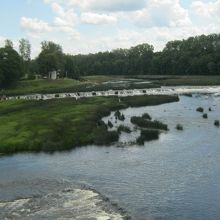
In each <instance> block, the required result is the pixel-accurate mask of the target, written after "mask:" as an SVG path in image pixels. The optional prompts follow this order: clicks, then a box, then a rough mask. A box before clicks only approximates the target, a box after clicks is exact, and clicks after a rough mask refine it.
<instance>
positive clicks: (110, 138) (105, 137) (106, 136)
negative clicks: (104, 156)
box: [94, 129, 119, 145]
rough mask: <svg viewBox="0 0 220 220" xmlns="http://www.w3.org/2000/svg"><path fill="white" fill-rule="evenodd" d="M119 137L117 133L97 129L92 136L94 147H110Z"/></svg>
mask: <svg viewBox="0 0 220 220" xmlns="http://www.w3.org/2000/svg"><path fill="white" fill-rule="evenodd" d="M118 139H119V135H118V132H117V131H107V130H104V129H98V130H97V131H96V134H95V136H94V144H96V145H110V144H112V143H115V142H117V141H118Z"/></svg>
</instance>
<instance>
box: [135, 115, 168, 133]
mask: <svg viewBox="0 0 220 220" xmlns="http://www.w3.org/2000/svg"><path fill="white" fill-rule="evenodd" d="M131 123H132V124H135V125H137V126H139V127H143V128H154V129H160V130H165V131H167V130H168V126H167V125H166V124H163V123H162V122H160V121H157V120H155V121H149V120H145V119H143V118H142V117H136V116H134V117H131Z"/></svg>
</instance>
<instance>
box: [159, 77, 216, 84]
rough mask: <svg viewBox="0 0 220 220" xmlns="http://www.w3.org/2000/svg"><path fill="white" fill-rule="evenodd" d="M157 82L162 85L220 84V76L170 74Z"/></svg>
mask: <svg viewBox="0 0 220 220" xmlns="http://www.w3.org/2000/svg"><path fill="white" fill-rule="evenodd" d="M155 83H157V84H158V85H161V86H208V85H210V86H214V85H220V76H168V78H167V79H161V80H156V82H155Z"/></svg>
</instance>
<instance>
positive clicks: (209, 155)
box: [0, 94, 220, 220]
mask: <svg viewBox="0 0 220 220" xmlns="http://www.w3.org/2000/svg"><path fill="white" fill-rule="evenodd" d="M199 106H201V107H203V108H204V109H205V112H206V113H208V119H204V118H203V117H202V114H201V113H199V112H197V111H196V108H197V107H199ZM209 107H211V108H212V111H211V112H209V111H208V108H209ZM146 112H147V113H149V114H150V115H151V116H152V117H153V118H154V119H158V120H160V121H162V122H164V123H167V124H168V125H169V129H170V130H169V131H168V132H166V133H162V134H161V136H160V139H159V140H157V141H152V142H147V143H145V146H135V145H134V146H124V147H117V146H111V147H105V146H103V147H97V146H88V147H82V148H78V149H75V150H73V151H69V152H62V153H61V152H59V153H54V154H44V153H39V154H25V153H22V154H16V155H13V156H2V157H0V219H80V220H83V219H84V220H85V219H86V220H94V219H97V220H110V219H112V220H116V219H123V218H124V217H125V216H127V218H128V219H129V218H131V219H134V220H148V219H149V220H172V219H174V220H175V219H178V220H185V219H193V220H203V219H204V220H206V219H209V220H217V219H219V218H220V172H219V168H220V128H217V127H215V126H214V120H216V119H220V97H219V96H214V95H201V94H200V95H199V94H198V95H193V97H187V96H181V97H180V101H179V102H177V103H170V104H164V105H160V106H153V107H142V108H128V109H126V110H123V111H122V113H123V114H124V115H125V117H126V120H125V122H124V123H125V124H126V125H129V119H130V117H131V116H133V115H136V116H138V115H142V114H143V113H146ZM111 117H112V116H110V118H111ZM105 120H107V118H106V119H105ZM178 123H181V124H182V125H183V127H184V130H183V131H177V130H176V129H175V126H176V124H178ZM126 135H127V134H123V135H122V137H121V141H122V142H123V141H124V140H125V139H126ZM133 135H135V132H134V134H133V133H132V134H130V136H129V137H128V138H131V139H132V137H133Z"/></svg>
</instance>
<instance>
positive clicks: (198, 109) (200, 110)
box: [196, 107, 204, 112]
mask: <svg viewBox="0 0 220 220" xmlns="http://www.w3.org/2000/svg"><path fill="white" fill-rule="evenodd" d="M196 111H197V112H204V109H203V108H202V107H198V108H197V109H196Z"/></svg>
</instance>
